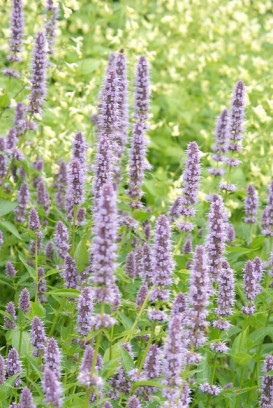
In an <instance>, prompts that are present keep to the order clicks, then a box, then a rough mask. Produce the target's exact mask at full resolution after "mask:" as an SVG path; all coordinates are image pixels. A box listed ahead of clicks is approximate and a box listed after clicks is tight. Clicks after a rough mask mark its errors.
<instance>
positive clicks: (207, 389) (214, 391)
mask: <svg viewBox="0 0 273 408" xmlns="http://www.w3.org/2000/svg"><path fill="white" fill-rule="evenodd" d="M199 389H200V391H201V392H204V393H205V394H209V395H212V396H213V397H216V396H217V395H219V394H220V392H221V391H222V390H221V388H219V387H218V386H217V385H210V384H208V383H204V384H201V385H200V387H199Z"/></svg>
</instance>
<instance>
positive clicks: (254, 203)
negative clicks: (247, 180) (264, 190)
mask: <svg viewBox="0 0 273 408" xmlns="http://www.w3.org/2000/svg"><path fill="white" fill-rule="evenodd" d="M246 192H247V197H246V199H245V213H246V217H245V218H244V222H245V223H246V224H255V223H256V222H257V218H256V215H257V212H258V195H257V191H256V190H255V188H254V187H253V186H252V185H251V184H249V185H248V187H247V191H246Z"/></svg>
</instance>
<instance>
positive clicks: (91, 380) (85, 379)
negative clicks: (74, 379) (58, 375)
mask: <svg viewBox="0 0 273 408" xmlns="http://www.w3.org/2000/svg"><path fill="white" fill-rule="evenodd" d="M93 358H94V350H93V348H92V347H91V346H86V348H85V350H84V355H83V359H82V363H81V367H80V373H79V375H78V381H79V382H80V383H81V384H83V385H86V386H87V387H90V386H91V385H94V386H97V387H98V388H101V385H102V379H101V378H100V377H98V376H96V375H94V374H93V375H92V376H91V367H92V364H93ZM96 369H100V368H99V359H97V361H96Z"/></svg>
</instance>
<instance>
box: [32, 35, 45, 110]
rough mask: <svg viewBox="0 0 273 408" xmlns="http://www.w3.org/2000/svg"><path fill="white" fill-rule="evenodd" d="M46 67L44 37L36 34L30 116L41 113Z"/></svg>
mask: <svg viewBox="0 0 273 408" xmlns="http://www.w3.org/2000/svg"><path fill="white" fill-rule="evenodd" d="M46 66H47V62H46V37H45V34H44V33H43V32H38V33H37V34H36V36H35V44H34V51H33V60H32V75H31V91H30V96H29V106H28V110H29V112H30V113H31V114H35V113H41V112H42V106H43V103H44V99H45V96H46Z"/></svg>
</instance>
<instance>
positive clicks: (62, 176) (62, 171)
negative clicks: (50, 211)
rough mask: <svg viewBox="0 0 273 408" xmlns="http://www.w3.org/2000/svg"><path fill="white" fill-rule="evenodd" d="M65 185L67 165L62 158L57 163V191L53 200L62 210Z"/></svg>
mask: <svg viewBox="0 0 273 408" xmlns="http://www.w3.org/2000/svg"><path fill="white" fill-rule="evenodd" d="M66 186H67V167H66V163H65V162H64V161H63V160H62V161H61V162H60V165H59V172H58V180H57V184H56V187H57V193H56V195H55V200H56V204H57V206H58V207H59V208H60V209H61V210H64V208H65V193H66Z"/></svg>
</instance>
